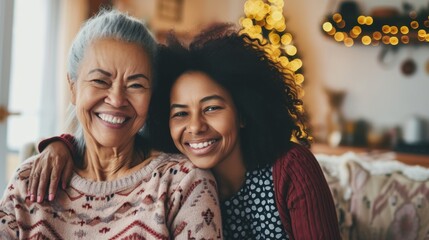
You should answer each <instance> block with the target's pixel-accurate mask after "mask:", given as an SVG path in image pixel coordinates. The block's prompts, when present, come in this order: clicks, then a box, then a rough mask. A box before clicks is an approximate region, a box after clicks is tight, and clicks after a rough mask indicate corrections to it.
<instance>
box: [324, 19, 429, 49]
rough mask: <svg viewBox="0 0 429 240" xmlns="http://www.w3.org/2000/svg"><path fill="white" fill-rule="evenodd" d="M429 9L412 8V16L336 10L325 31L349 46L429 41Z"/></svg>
mask: <svg viewBox="0 0 429 240" xmlns="http://www.w3.org/2000/svg"><path fill="white" fill-rule="evenodd" d="M427 12H428V11H427V10H423V11H422V12H421V13H417V12H415V11H411V12H410V14H408V15H401V16H394V17H390V18H381V17H378V18H377V17H372V16H365V15H360V16H357V17H348V16H343V15H342V14H340V13H334V14H332V15H329V16H327V17H326V19H325V20H324V21H323V22H322V31H323V32H324V33H325V34H326V35H327V36H329V37H333V38H334V39H335V40H336V41H337V42H342V43H344V45H345V46H347V47H351V46H353V45H354V44H357V43H360V44H363V45H366V46H377V45H380V44H383V45H392V46H396V45H400V44H405V45H406V44H411V43H413V44H416V43H429V17H428V14H427Z"/></svg>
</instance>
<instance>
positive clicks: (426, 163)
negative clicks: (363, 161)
mask: <svg viewBox="0 0 429 240" xmlns="http://www.w3.org/2000/svg"><path fill="white" fill-rule="evenodd" d="M311 151H312V152H313V154H319V153H320V154H329V155H341V154H344V153H346V152H355V153H368V154H382V153H388V152H391V153H393V154H394V155H395V157H394V159H395V160H398V161H401V162H403V163H405V164H408V165H420V166H423V167H427V168H429V155H418V154H410V153H399V152H392V151H389V150H385V149H382V150H380V149H370V148H365V147H350V146H339V147H331V146H329V145H326V144H321V143H313V144H312V146H311Z"/></svg>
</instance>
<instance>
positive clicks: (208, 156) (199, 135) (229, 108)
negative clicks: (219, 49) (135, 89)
mask: <svg viewBox="0 0 429 240" xmlns="http://www.w3.org/2000/svg"><path fill="white" fill-rule="evenodd" d="M239 128H240V124H239V118H238V116H237V112H236V109H235V106H234V103H233V101H232V98H231V96H230V95H229V93H228V92H227V91H226V90H225V89H223V88H222V87H221V86H220V85H219V84H217V83H216V82H215V81H214V80H212V79H211V78H210V77H209V76H207V75H206V74H204V73H202V72H188V73H184V74H183V75H181V76H180V77H179V78H178V79H177V80H176V82H175V83H174V85H173V87H172V90H171V97H170V133H171V136H172V138H173V141H174V144H175V145H176V147H177V148H178V149H179V151H181V152H182V153H183V154H185V155H186V156H187V157H188V158H189V159H190V160H191V161H192V162H193V163H194V164H195V165H196V166H197V167H199V168H206V169H207V168H212V167H215V166H216V165H217V164H219V163H221V162H223V161H228V160H235V158H237V157H239V156H241V154H240V153H241V152H240V144H239V137H238V132H239ZM237 160H238V159H237Z"/></svg>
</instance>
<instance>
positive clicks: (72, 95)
mask: <svg viewBox="0 0 429 240" xmlns="http://www.w3.org/2000/svg"><path fill="white" fill-rule="evenodd" d="M67 81H68V83H69V90H70V101H71V103H72V104H73V105H76V84H75V83H76V82H75V81H73V80H72V79H71V78H70V74H68V73H67Z"/></svg>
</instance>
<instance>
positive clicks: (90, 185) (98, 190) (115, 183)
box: [70, 153, 167, 195]
mask: <svg viewBox="0 0 429 240" xmlns="http://www.w3.org/2000/svg"><path fill="white" fill-rule="evenodd" d="M166 158H167V154H165V153H160V154H159V156H157V157H156V158H154V159H152V160H151V161H150V163H148V164H147V165H145V166H143V167H142V168H141V169H139V170H136V171H135V172H133V173H131V174H129V175H127V176H123V177H121V178H118V179H115V180H111V181H92V180H88V179H86V178H83V177H81V176H79V175H78V174H77V173H76V172H73V175H72V178H71V181H70V186H71V187H74V188H76V189H77V190H79V191H81V192H83V193H85V194H91V195H93V194H96V195H99V194H102V195H108V194H112V193H116V192H118V191H121V190H123V189H126V188H127V187H130V186H133V185H135V184H137V183H138V182H140V181H141V180H142V179H143V178H145V177H147V176H148V175H151V174H152V172H153V171H154V170H155V169H156V168H157V167H158V166H159V163H160V162H162V161H164V160H165V159H166Z"/></svg>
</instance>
